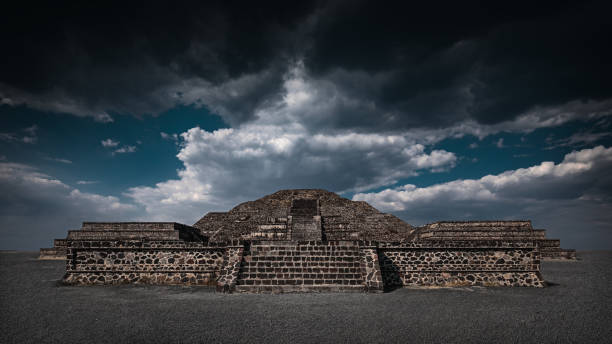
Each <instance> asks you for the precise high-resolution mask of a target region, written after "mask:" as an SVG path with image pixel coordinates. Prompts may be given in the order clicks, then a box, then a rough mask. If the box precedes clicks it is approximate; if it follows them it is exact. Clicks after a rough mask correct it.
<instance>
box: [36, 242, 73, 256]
mask: <svg viewBox="0 0 612 344" xmlns="http://www.w3.org/2000/svg"><path fill="white" fill-rule="evenodd" d="M66 245H67V242H66V239H54V240H53V247H51V248H41V249H40V255H39V256H38V259H42V260H64V259H66Z"/></svg>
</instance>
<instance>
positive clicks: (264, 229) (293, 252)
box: [40, 189, 576, 292]
mask: <svg viewBox="0 0 612 344" xmlns="http://www.w3.org/2000/svg"><path fill="white" fill-rule="evenodd" d="M545 234H546V233H545V230H543V229H533V228H532V225H531V222H530V221H467V222H435V223H431V224H428V225H425V226H421V227H413V226H411V225H409V224H407V223H406V222H404V221H402V220H400V219H399V218H397V217H395V216H393V215H391V214H386V213H382V212H380V211H378V210H376V209H375V208H374V207H372V206H370V205H369V204H368V203H366V202H360V201H351V200H349V199H346V198H342V197H340V196H338V195H337V194H335V193H333V192H329V191H325V190H318V189H297V190H281V191H278V192H276V193H274V194H271V195H268V196H265V197H263V198H260V199H258V200H255V201H250V202H245V203H242V204H240V205H238V206H236V207H235V208H233V209H232V210H230V211H228V212H211V213H208V214H206V215H205V216H204V217H202V218H201V219H200V220H199V221H198V222H196V223H195V224H194V225H193V226H187V225H183V224H178V223H173V222H84V223H83V225H82V227H81V228H80V229H79V230H69V231H68V235H67V237H66V238H65V239H57V240H55V242H54V247H53V248H50V249H41V252H40V258H41V259H65V260H66V274H65V276H64V278H63V282H64V283H66V284H70V285H90V284H123V283H148V284H174V285H210V286H215V287H216V288H217V290H218V291H223V292H296V291H297V292H302V291H370V292H379V291H385V290H392V289H395V288H398V287H418V286H444V287H449V286H470V285H480V286H525V287H542V286H544V285H545V281H544V280H543V279H542V276H541V274H540V261H541V260H542V259H567V260H572V259H575V258H576V254H575V251H574V250H567V249H561V248H560V243H559V240H556V239H547V238H546V235H545Z"/></svg>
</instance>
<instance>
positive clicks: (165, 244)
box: [64, 240, 225, 285]
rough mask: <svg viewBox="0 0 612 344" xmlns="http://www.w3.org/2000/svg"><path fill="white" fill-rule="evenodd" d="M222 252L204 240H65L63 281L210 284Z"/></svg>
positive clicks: (216, 271)
mask: <svg viewBox="0 0 612 344" xmlns="http://www.w3.org/2000/svg"><path fill="white" fill-rule="evenodd" d="M224 253H225V246H216V245H211V244H208V243H204V242H184V241H142V240H128V241H123V240H122V241H116V240H108V241H106V240H99V241H68V252H67V257H68V259H67V261H66V275H65V276H64V282H65V283H67V284H122V283H149V284H181V285H189V284H193V285H214V284H216V280H217V278H218V276H219V273H220V271H221V267H222V264H223V256H224Z"/></svg>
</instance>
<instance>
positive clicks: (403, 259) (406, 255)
mask: <svg viewBox="0 0 612 344" xmlns="http://www.w3.org/2000/svg"><path fill="white" fill-rule="evenodd" d="M378 257H379V261H380V267H381V272H382V277H383V282H384V285H385V288H387V289H389V288H394V287H398V286H461V285H482V286H525V287H542V286H544V281H543V279H542V277H541V275H540V272H539V270H540V254H539V251H538V250H537V245H536V244H535V243H533V242H531V243H530V242H504V241H483V242H477V241H463V242H460V241H431V242H419V243H416V242H412V243H401V244H398V243H395V244H394V243H380V245H379V248H378Z"/></svg>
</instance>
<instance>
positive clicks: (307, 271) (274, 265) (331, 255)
mask: <svg viewBox="0 0 612 344" xmlns="http://www.w3.org/2000/svg"><path fill="white" fill-rule="evenodd" d="M364 263H365V260H364V255H363V252H362V251H361V250H360V246H359V244H358V243H357V242H349V241H344V242H343V241H338V242H328V243H322V242H301V243H296V242H285V243H281V242H274V243H265V242H259V243H252V245H251V246H250V248H249V249H248V250H246V251H245V253H244V256H243V259H242V264H241V267H240V274H239V278H238V281H237V285H236V291H239V292H298V291H307V292H316V291H321V292H332V291H343V292H345V291H359V292H361V291H365V290H366V289H367V288H366V283H365V280H364V276H365V273H366V266H365V264H364ZM379 275H380V272H379ZM381 282H382V281H381ZM381 287H382V283H381Z"/></svg>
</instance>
